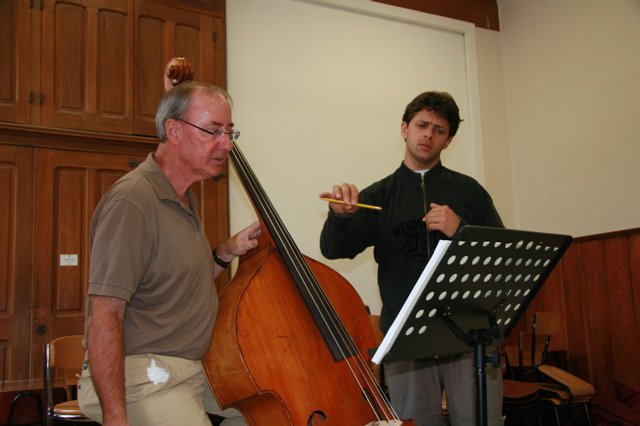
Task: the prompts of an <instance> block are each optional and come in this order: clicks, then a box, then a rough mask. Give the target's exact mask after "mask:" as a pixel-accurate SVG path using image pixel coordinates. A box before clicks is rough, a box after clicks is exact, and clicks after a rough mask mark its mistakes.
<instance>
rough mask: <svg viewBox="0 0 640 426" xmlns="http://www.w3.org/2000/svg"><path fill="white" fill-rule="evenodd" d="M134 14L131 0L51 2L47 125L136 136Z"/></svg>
mask: <svg viewBox="0 0 640 426" xmlns="http://www.w3.org/2000/svg"><path fill="white" fill-rule="evenodd" d="M132 10H133V7H132V5H131V2H130V1H128V0H82V1H80V0H66V1H64V2H62V1H50V2H46V4H45V7H44V9H43V10H42V32H43V37H42V64H43V65H44V68H43V72H42V76H41V81H42V93H43V98H42V108H41V124H43V125H45V126H52V127H64V128H68V129H83V130H93V131H103V132H118V133H132V131H133V128H132V125H133V124H132V123H133V115H132V112H133V111H132V108H133V102H132V100H131V88H132V81H131V80H132V77H131V74H132V73H131V70H132V68H133V54H132V49H133V47H132V44H131V39H132V33H133V17H132Z"/></svg>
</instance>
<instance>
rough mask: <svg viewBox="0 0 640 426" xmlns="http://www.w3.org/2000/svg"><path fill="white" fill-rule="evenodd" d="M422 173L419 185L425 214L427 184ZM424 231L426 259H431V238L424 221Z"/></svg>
mask: <svg viewBox="0 0 640 426" xmlns="http://www.w3.org/2000/svg"><path fill="white" fill-rule="evenodd" d="M424 175H425V174H424V173H421V174H420V186H421V187H422V205H423V207H424V215H425V216H426V215H427V213H428V211H427V185H426V184H425V183H424ZM424 225H425V231H426V233H427V259H431V239H430V238H429V225H427V223H426V222H425V223H424Z"/></svg>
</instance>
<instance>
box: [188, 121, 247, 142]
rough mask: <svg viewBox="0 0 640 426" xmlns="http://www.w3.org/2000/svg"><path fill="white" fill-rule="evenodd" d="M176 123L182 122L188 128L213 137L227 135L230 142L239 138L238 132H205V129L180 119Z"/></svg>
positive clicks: (218, 130) (215, 130)
mask: <svg viewBox="0 0 640 426" xmlns="http://www.w3.org/2000/svg"><path fill="white" fill-rule="evenodd" d="M178 121H182V122H183V123H187V124H188V125H189V126H193V127H195V128H196V129H198V130H202V131H203V132H205V133H209V134H210V135H211V136H213V137H216V136H224V135H229V139H231V142H235V141H237V140H238V138H239V137H240V131H239V130H229V131H228V132H225V131H224V130H220V129H214V130H207V129H203V128H202V127H199V126H196V125H195V124H193V123H189V122H188V121H187V120H183V119H182V118H178Z"/></svg>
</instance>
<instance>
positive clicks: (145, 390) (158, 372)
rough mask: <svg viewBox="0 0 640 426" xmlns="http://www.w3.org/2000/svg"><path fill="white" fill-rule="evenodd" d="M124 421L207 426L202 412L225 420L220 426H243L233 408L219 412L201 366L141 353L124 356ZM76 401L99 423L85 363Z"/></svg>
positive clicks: (98, 409) (97, 404)
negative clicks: (125, 406)
mask: <svg viewBox="0 0 640 426" xmlns="http://www.w3.org/2000/svg"><path fill="white" fill-rule="evenodd" d="M125 389H126V394H127V400H126V403H127V418H128V420H129V423H130V424H131V426H145V425H167V426H169V425H193V426H211V422H210V421H209V418H208V416H207V414H206V413H211V414H216V415H219V416H222V417H226V419H225V420H224V421H223V423H222V424H223V425H224V426H236V425H237V426H240V425H246V424H247V423H246V421H245V420H244V418H243V417H242V415H241V414H240V412H239V411H238V410H236V409H233V408H230V409H227V410H224V411H223V410H221V409H220V407H219V406H218V403H217V401H216V399H215V397H214V396H213V394H212V393H211V389H209V385H208V384H207V382H206V380H205V377H204V372H203V371H202V363H201V362H200V361H192V360H187V359H182V358H177V357H170V356H163V355H154V354H145V355H131V356H127V357H125ZM78 400H79V403H80V408H81V409H82V411H83V412H84V413H85V415H86V416H88V417H89V418H91V419H92V420H94V421H96V422H98V423H102V422H103V418H102V409H101V407H100V401H99V400H98V397H97V395H96V392H95V389H94V387H93V382H92V380H91V370H90V368H89V366H88V365H86V363H85V368H84V369H83V371H82V376H81V378H80V381H79V383H78Z"/></svg>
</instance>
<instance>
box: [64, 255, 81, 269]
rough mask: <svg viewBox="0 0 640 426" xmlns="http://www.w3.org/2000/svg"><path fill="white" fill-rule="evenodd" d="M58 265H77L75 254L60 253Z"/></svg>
mask: <svg viewBox="0 0 640 426" xmlns="http://www.w3.org/2000/svg"><path fill="white" fill-rule="evenodd" d="M60 266H78V255H77V254H61V255H60Z"/></svg>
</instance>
